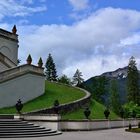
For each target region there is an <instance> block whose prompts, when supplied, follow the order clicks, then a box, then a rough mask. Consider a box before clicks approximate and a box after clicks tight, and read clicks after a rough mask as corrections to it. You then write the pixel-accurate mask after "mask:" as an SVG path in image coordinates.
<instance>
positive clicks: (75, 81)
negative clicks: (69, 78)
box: [73, 69, 84, 86]
mask: <svg viewBox="0 0 140 140" xmlns="http://www.w3.org/2000/svg"><path fill="white" fill-rule="evenodd" d="M82 76H83V75H82V72H80V71H79V70H78V69H77V70H76V72H75V74H74V76H73V84H74V85H76V86H80V85H81V83H82V82H83V81H84V79H83V78H82Z"/></svg>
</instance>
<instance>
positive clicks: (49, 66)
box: [45, 54, 57, 81]
mask: <svg viewBox="0 0 140 140" xmlns="http://www.w3.org/2000/svg"><path fill="white" fill-rule="evenodd" d="M45 68H46V70H45V74H46V79H47V80H49V81H56V80H57V71H56V67H55V63H54V62H53V58H52V56H51V54H49V56H48V58H47V61H46V65H45Z"/></svg>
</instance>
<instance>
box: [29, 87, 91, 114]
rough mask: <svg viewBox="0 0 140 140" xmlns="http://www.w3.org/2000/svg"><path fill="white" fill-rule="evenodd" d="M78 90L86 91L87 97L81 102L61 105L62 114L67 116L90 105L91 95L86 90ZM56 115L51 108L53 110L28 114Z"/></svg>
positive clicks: (80, 100) (60, 111)
mask: <svg viewBox="0 0 140 140" xmlns="http://www.w3.org/2000/svg"><path fill="white" fill-rule="evenodd" d="M77 89H79V90H82V91H84V92H85V94H86V95H85V97H83V98H81V99H79V100H76V101H73V102H71V103H67V104H62V105H60V106H59V107H58V110H59V113H60V114H61V113H62V114H65V113H67V112H71V111H73V110H76V109H78V108H82V107H85V106H87V105H88V104H89V103H90V99H91V94H90V93H89V92H88V91H86V90H84V89H81V88H77ZM55 113H56V112H55V109H54V108H53V107H51V108H47V109H42V110H36V111H33V112H30V113H27V114H55Z"/></svg>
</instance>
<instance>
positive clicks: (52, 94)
mask: <svg viewBox="0 0 140 140" xmlns="http://www.w3.org/2000/svg"><path fill="white" fill-rule="evenodd" d="M84 96H85V93H84V92H83V91H80V90H78V89H75V88H73V87H69V86H66V85H62V84H58V83H51V82H48V81H46V89H45V93H44V94H43V95H42V96H40V97H38V98H36V99H34V100H31V101H29V102H27V103H25V104H24V107H23V110H22V112H29V111H33V110H38V109H43V108H48V107H51V106H53V103H54V100H56V99H58V100H59V102H60V104H63V103H68V102H72V101H75V100H77V99H80V98H82V97H84ZM14 113H16V109H15V107H8V108H2V109H0V114H14Z"/></svg>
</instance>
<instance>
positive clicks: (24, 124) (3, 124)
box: [0, 123, 34, 127]
mask: <svg viewBox="0 0 140 140" xmlns="http://www.w3.org/2000/svg"><path fill="white" fill-rule="evenodd" d="M33 125H34V124H33V123H21V124H19V123H17V124H14V123H13V124H12V123H9V124H8V123H0V127H2V126H33Z"/></svg>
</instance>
